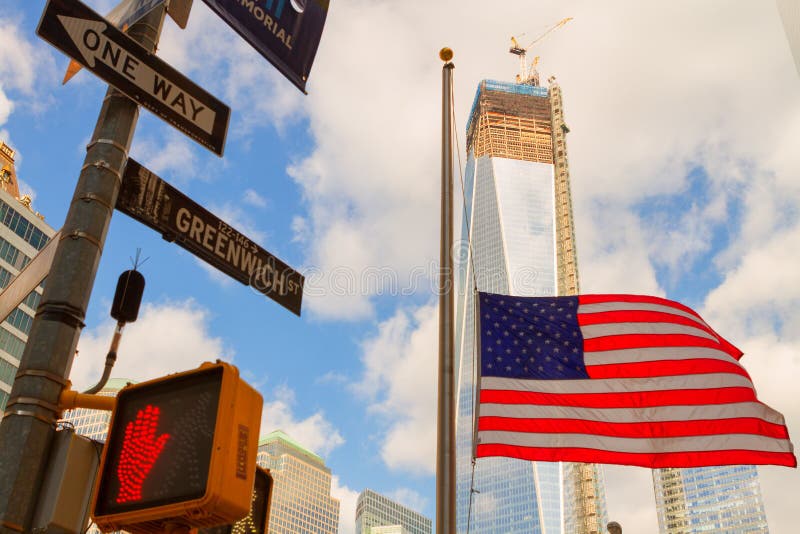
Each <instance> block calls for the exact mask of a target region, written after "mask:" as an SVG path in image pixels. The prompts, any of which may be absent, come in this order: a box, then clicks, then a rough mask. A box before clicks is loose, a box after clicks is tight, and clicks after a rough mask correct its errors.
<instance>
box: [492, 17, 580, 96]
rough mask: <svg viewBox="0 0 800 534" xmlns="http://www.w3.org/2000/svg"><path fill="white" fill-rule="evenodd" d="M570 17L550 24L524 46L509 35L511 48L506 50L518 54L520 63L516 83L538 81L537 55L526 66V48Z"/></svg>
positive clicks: (536, 82) (535, 82) (570, 18)
mask: <svg viewBox="0 0 800 534" xmlns="http://www.w3.org/2000/svg"><path fill="white" fill-rule="evenodd" d="M571 20H572V17H566V18H564V19H561V20H560V21H558V22H557V23H556V24H554V25H552V26H550V27H549V28H548V29H547V30H545V32H544V33H542V34H541V35H540V36H538V37H537V38H536V39H534V40H533V41H532V42H531V44H529V45H528V46H526V47H525V48H523V47H521V46H520V45H519V41H517V39H516V37H511V48H510V49H509V50H508V51H509V52H510V53H512V54H514V55H516V56H519V64H520V73H519V75H518V76H517V83H529V82H531V81H532V82H533V83H534V85H536V84H538V83H539V81H538V80H539V75H538V73H537V72H536V64H537V63H538V60H539V57H538V56H537V57H536V58H535V59H534V61H533V62H532V64H531V65H530V67H529V66H528V62H527V58H526V55H527V53H528V49H529V48H530V47H532V46H533V45H535V44H536V43H538V42H539V41H541V40H542V39H544V38H545V37H547V36H548V35H549V34H550V33H551V32H553V31H554V30H557V29H558V28H560V27H561V26H563V25H565V24H566V23H567V22H569V21H571Z"/></svg>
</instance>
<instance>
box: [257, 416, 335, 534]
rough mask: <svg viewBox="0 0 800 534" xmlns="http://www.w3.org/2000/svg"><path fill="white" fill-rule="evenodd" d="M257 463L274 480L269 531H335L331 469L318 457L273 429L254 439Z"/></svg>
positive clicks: (294, 533)
mask: <svg viewBox="0 0 800 534" xmlns="http://www.w3.org/2000/svg"><path fill="white" fill-rule="evenodd" d="M257 462H258V465H260V466H261V467H264V468H266V469H269V470H270V474H271V475H272V479H273V481H274V483H273V486H272V503H271V505H270V514H269V528H268V531H269V532H270V533H272V534H336V533H337V532H338V531H339V499H336V498H334V497H332V496H331V470H330V469H329V468H328V467H327V466H326V465H325V462H324V461H323V460H322V458H321V457H319V456H318V455H316V454H314V453H313V452H311V451H310V450H308V449H306V448H305V447H303V446H302V445H300V444H299V443H298V442H297V441H295V440H293V439H292V438H290V437H289V436H288V435H286V434H285V433H284V432H282V431H280V430H276V431H274V432H271V433H270V434H267V435H266V436H265V437H263V438H261V440H260V441H259V442H258V460H257Z"/></svg>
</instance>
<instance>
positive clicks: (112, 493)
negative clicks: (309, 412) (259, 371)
mask: <svg viewBox="0 0 800 534" xmlns="http://www.w3.org/2000/svg"><path fill="white" fill-rule="evenodd" d="M262 405H263V400H262V398H261V395H259V394H258V392H256V391H255V390H254V389H253V388H252V387H250V386H249V385H248V384H247V383H245V382H244V381H243V380H241V379H240V378H239V372H238V370H237V369H236V368H235V367H233V366H232V365H228V364H226V363H221V362H218V363H216V364H211V363H204V364H203V365H201V366H200V367H199V368H198V369H195V370H192V371H186V372H183V373H178V374H175V375H170V376H167V377H162V378H157V379H155V380H150V381H148V382H142V383H140V384H136V385H131V386H128V387H126V388H124V389H122V390H121V391H120V392H119V394H118V396H117V405H116V408H115V409H114V412H113V414H112V417H111V425H110V427H109V431H108V441H107V443H106V446H105V449H104V450H103V457H102V459H101V463H100V469H99V473H100V476H99V477H98V479H97V482H96V490H95V496H94V499H93V504H92V510H93V511H92V518H93V520H94V521H95V523H97V525H98V526H99V527H100V528H101V529H103V530H123V529H124V530H126V531H128V532H132V533H155V532H162V531H164V528H165V525H167V524H171V525H173V526H185V527H210V526H215V525H222V524H230V523H234V522H235V521H238V520H239V519H241V518H243V517H244V516H245V515H247V513H248V512H249V511H250V504H251V496H252V492H253V484H254V478H255V471H256V454H257V452H258V451H257V449H258V433H259V427H260V422H261V408H262Z"/></svg>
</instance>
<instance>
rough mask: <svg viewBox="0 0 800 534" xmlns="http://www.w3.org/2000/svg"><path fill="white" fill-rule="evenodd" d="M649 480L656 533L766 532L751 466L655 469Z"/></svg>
mask: <svg viewBox="0 0 800 534" xmlns="http://www.w3.org/2000/svg"><path fill="white" fill-rule="evenodd" d="M653 485H654V486H655V493H656V510H657V512H658V529H659V532H661V534H679V533H684V532H736V533H737V534H746V533H756V532H757V533H766V532H769V528H768V526H767V516H766V514H765V512H764V502H763V500H762V498H761V487H760V485H759V483H758V472H757V471H756V467H755V466H754V465H722V466H715V467H696V468H690V469H674V468H670V469H655V470H653Z"/></svg>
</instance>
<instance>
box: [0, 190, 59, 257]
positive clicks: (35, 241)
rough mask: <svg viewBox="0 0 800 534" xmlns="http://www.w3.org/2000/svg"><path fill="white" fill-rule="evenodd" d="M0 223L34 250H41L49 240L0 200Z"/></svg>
mask: <svg viewBox="0 0 800 534" xmlns="http://www.w3.org/2000/svg"><path fill="white" fill-rule="evenodd" d="M0 221H2V223H3V224H5V225H6V226H8V227H9V228H10V229H11V230H12V231H13V232H14V233H15V234H17V235H18V236H20V237H21V238H22V239H24V240H25V241H27V242H28V243H30V244H31V246H32V247H33V248H35V249H36V250H42V248H44V246H45V245H46V244H47V242H48V241H49V240H50V238H49V237H47V236H46V235H45V233H44V232H42V231H41V230H39V229H38V228H36V226H34V224H33V223H31V222H30V221H28V220H27V219H26V218H25V217H23V216H22V215H20V213H19V212H18V211H17V210H15V209H14V208H12V207H11V206H9V205H8V204H6V203H5V202H3V201H2V200H0Z"/></svg>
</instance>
